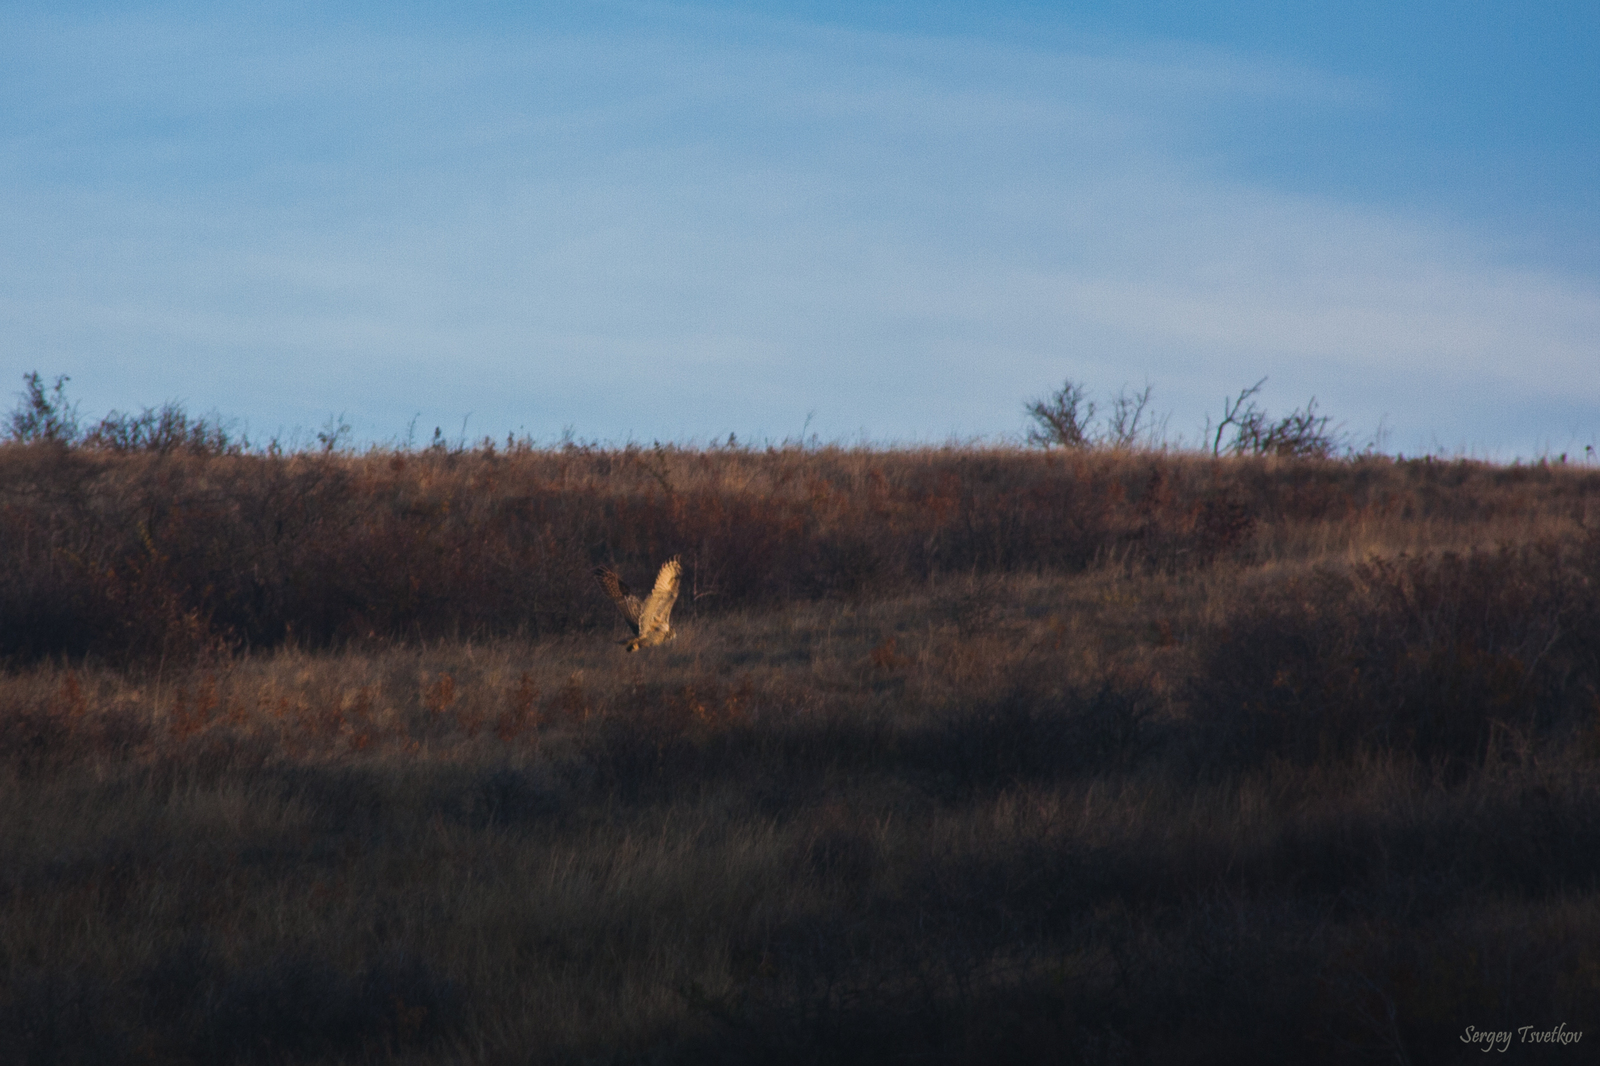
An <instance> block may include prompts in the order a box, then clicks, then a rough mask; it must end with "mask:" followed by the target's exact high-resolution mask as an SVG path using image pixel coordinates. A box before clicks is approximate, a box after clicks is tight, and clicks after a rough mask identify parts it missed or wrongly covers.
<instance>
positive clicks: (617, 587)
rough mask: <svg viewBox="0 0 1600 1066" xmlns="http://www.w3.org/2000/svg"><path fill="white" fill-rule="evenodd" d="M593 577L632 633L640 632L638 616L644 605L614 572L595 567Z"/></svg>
mask: <svg viewBox="0 0 1600 1066" xmlns="http://www.w3.org/2000/svg"><path fill="white" fill-rule="evenodd" d="M594 576H595V577H596V578H597V579H599V581H600V587H601V588H603V589H605V590H606V595H607V596H610V597H611V602H612V603H615V604H616V605H617V610H619V611H621V612H622V617H624V618H626V619H627V620H628V624H629V625H630V626H632V627H633V631H634V632H635V633H639V632H641V630H640V627H639V616H640V615H641V614H642V613H643V611H644V607H645V605H644V604H641V603H640V602H639V597H637V596H635V595H633V594H632V593H630V592H629V591H628V586H627V585H624V584H623V583H622V579H621V578H620V577H618V576H617V572H616V571H615V570H611V569H608V568H606V567H604V566H597V567H595V568H594ZM656 587H657V588H660V587H661V582H660V580H659V579H657V581H656ZM674 594H676V593H674ZM650 598H651V599H652V600H654V599H655V594H654V593H652V594H651V596H650Z"/></svg>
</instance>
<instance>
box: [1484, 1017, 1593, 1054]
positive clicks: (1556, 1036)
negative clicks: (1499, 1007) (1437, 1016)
mask: <svg viewBox="0 0 1600 1066" xmlns="http://www.w3.org/2000/svg"><path fill="white" fill-rule="evenodd" d="M1582 1039H1583V1030H1581V1029H1568V1028H1567V1023H1566V1022H1562V1023H1561V1024H1560V1025H1558V1026H1556V1027H1555V1028H1554V1029H1536V1028H1534V1027H1533V1026H1531V1025H1524V1026H1521V1027H1520V1028H1517V1029H1502V1030H1500V1031H1499V1032H1491V1031H1489V1030H1487V1029H1479V1028H1478V1027H1477V1026H1475V1025H1469V1026H1467V1031H1466V1032H1464V1033H1462V1034H1461V1042H1462V1043H1463V1044H1482V1045H1483V1047H1481V1048H1479V1049H1478V1050H1480V1051H1505V1050H1506V1049H1507V1048H1509V1047H1510V1046H1511V1044H1512V1042H1513V1040H1514V1041H1515V1042H1516V1043H1518V1044H1576V1043H1577V1042H1578V1041H1580V1040H1582Z"/></svg>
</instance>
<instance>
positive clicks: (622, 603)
mask: <svg viewBox="0 0 1600 1066" xmlns="http://www.w3.org/2000/svg"><path fill="white" fill-rule="evenodd" d="M682 572H683V566H682V565H681V564H680V563H679V562H678V557H677V556H676V555H674V556H673V557H672V558H670V559H668V560H667V561H666V562H665V563H663V564H662V565H661V572H660V573H658V574H657V575H656V587H655V588H653V589H651V590H650V598H649V599H647V600H645V601H644V602H643V603H640V602H639V597H637V596H635V595H633V594H632V593H630V592H629V591H628V586H626V585H624V584H623V583H622V579H621V578H619V577H618V576H617V573H616V571H615V570H611V569H608V568H607V567H604V566H597V567H595V569H594V576H595V577H597V578H599V579H600V587H601V588H603V589H605V590H606V595H608V596H610V597H611V599H612V601H613V602H615V603H616V605H617V610H619V611H621V612H622V617H624V618H626V619H627V620H628V625H629V627H630V628H632V630H633V639H632V640H630V641H628V642H627V646H628V650H629V651H638V650H639V649H640V648H648V647H651V646H653V645H656V644H665V643H666V642H667V641H669V640H676V639H677V637H678V634H677V632H676V631H675V630H674V629H673V628H672V624H671V622H670V621H669V619H670V618H671V617H672V605H673V604H674V603H676V602H677V599H678V575H679V574H681V573H682Z"/></svg>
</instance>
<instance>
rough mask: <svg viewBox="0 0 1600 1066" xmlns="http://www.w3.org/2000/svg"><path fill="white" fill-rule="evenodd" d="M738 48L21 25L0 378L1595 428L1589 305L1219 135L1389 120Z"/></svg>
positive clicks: (881, 429)
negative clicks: (1229, 402)
mask: <svg viewBox="0 0 1600 1066" xmlns="http://www.w3.org/2000/svg"><path fill="white" fill-rule="evenodd" d="M737 29H738V30H739V32H721V33H719V32H717V31H716V30H715V28H714V27H712V28H708V26H707V25H706V24H705V23H704V22H703V21H696V19H695V17H694V16H684V17H674V16H671V15H670V14H667V13H663V14H661V16H660V17H659V18H657V19H656V20H654V21H652V22H649V23H648V24H647V25H645V26H643V27H642V28H640V27H632V28H617V27H614V26H613V27H611V28H606V29H598V28H585V27H583V26H571V25H569V26H565V27H560V28H553V29H550V30H549V31H548V32H540V31H539V30H538V28H537V27H534V28H531V29H530V28H524V29H522V30H519V31H518V32H515V33H511V32H503V33H487V32H484V31H482V30H473V29H458V30H455V31H452V32H450V33H439V32H436V31H435V32H430V33H428V34H422V33H416V32H407V31H406V30H405V29H404V27H403V26H402V27H401V28H400V29H399V30H391V31H387V32H379V31H374V30H371V29H367V28H362V27H358V26H355V25H354V24H348V25H345V26H343V27H342V28H341V30H340V32H339V33H338V34H337V35H335V34H333V33H331V32H326V33H298V32H294V31H293V30H292V29H286V28H285V27H283V26H282V25H277V24H273V23H270V22H250V23H247V22H240V21H218V22H213V23H210V24H205V25H201V26H199V27H187V28H186V27H183V26H179V25H175V24H171V23H169V22H166V21H162V20H159V19H158V20H153V21H152V20H150V19H121V20H118V21H117V22H115V23H114V24H108V23H104V22H88V23H82V24H77V25H69V24H66V23H63V22H61V21H58V20H56V19H54V18H49V17H43V18H39V19H35V20H33V22H32V23H30V24H29V25H28V26H27V27H26V30H27V32H26V33H24V34H22V38H23V39H22V40H21V41H20V42H19V43H14V44H12V45H9V46H7V45H0V65H4V61H5V60H8V59H9V58H11V53H13V52H22V51H27V52H28V54H29V55H30V56H31V57H32V58H31V59H30V60H29V61H28V63H27V64H25V68H26V69H25V70H24V71H23V72H22V73H16V72H13V74H12V75H10V76H9V77H10V79H11V82H12V86H13V87H14V88H20V89H21V90H22V91H23V92H24V93H25V95H26V97H27V98H28V99H29V100H30V101H32V103H33V105H34V106H33V107H31V108H29V109H27V114H26V116H23V117H19V118H15V119H13V120H10V121H7V122H6V123H5V124H4V125H3V126H0V137H3V142H0V160H3V165H0V196H3V200H4V206H0V238H3V239H4V240H5V241H6V242H7V247H9V248H13V249H16V250H17V254H15V255H13V256H11V257H8V260H7V262H5V263H4V264H0V320H3V323H4V325H5V337H4V339H0V360H3V362H0V369H4V367H5V366H10V367H11V370H10V371H9V372H10V373H11V374H13V376H15V375H19V374H20V373H21V372H22V371H23V370H26V369H30V368H32V367H33V366H35V365H37V366H39V367H40V369H43V370H46V371H47V372H48V371H53V370H56V369H58V368H59V369H63V370H68V371H70V372H72V373H74V374H75V375H76V376H77V378H78V382H77V384H79V385H80V394H81V395H83V396H84V397H85V401H86V404H87V405H89V406H95V405H99V406H101V407H105V406H111V405H113V404H116V405H120V406H127V405H129V404H131V403H139V402H156V401H158V400H161V399H164V398H167V397H170V396H181V397H185V398H188V399H189V400H190V401H191V402H192V403H195V404H197V405H198V406H202V407H216V408H218V409H220V410H223V411H225V412H229V413H234V414H238V415H241V416H244V417H247V418H248V419H249V420H250V421H251V423H252V425H254V426H257V427H264V428H266V429H268V430H270V429H271V428H273V427H275V426H278V425H293V424H296V423H299V424H301V425H314V424H320V422H321V421H322V419H323V418H325V417H326V415H327V414H328V413H330V412H333V411H338V410H344V411H347V412H349V414H350V415H351V416H352V418H354V419H355V420H356V421H357V422H358V424H359V427H360V429H361V430H362V431H363V432H365V433H367V434H372V435H378V436H383V435H390V434H393V433H396V432H399V431H400V430H401V429H402V428H403V427H404V425H405V424H406V422H407V421H408V420H409V419H410V417H411V415H412V414H413V413H414V412H416V411H418V410H421V411H422V412H423V416H424V421H426V422H429V423H430V424H432V423H435V422H437V423H440V424H444V425H445V426H446V427H450V426H454V425H457V424H459V421H460V419H461V417H462V416H463V415H464V414H465V413H466V412H468V411H472V412H474V413H473V418H472V426H473V428H474V429H475V430H476V431H482V432H496V433H503V432H505V431H507V430H512V429H522V430H526V431H531V432H534V433H537V434H550V433H553V432H555V431H556V430H558V429H559V428H560V427H561V426H562V425H567V424H571V425H574V426H575V427H576V428H577V429H578V430H579V431H580V432H582V433H585V434H588V435H596V436H604V437H613V438H616V437H622V436H625V435H628V434H633V435H636V436H639V437H645V438H649V437H655V436H661V437H684V436H701V437H708V436H720V435H722V434H724V433H726V432H728V431H729V430H734V431H737V432H739V433H740V435H741V436H745V437H751V436H754V437H758V438H759V437H760V436H762V435H769V436H779V437H781V436H783V435H785V434H787V433H792V432H795V431H797V430H798V428H799V425H800V424H801V423H802V422H803V420H804V419H805V417H806V413H807V412H809V411H816V412H817V418H816V421H815V422H814V423H813V428H814V429H817V430H819V431H821V432H823V433H824V434H852V433H855V432H857V431H858V430H860V431H865V432H867V433H868V434H870V435H872V436H874V437H877V438H880V439H881V438H891V437H892V438H902V439H903V438H924V439H926V438H938V437H942V436H944V435H945V434H947V433H952V432H954V433H958V434H973V433H997V432H1007V431H1012V430H1015V429H1016V428H1018V426H1019V424H1020V405H1021V401H1022V400H1023V399H1024V398H1025V397H1027V396H1029V395H1033V394H1037V393H1038V392H1040V391H1042V390H1043V389H1045V388H1048V387H1050V386H1052V385H1053V384H1057V383H1059V380H1060V379H1061V378H1062V377H1064V376H1067V375H1071V376H1074V377H1078V378H1084V379H1087V380H1088V381H1089V382H1090V384H1091V385H1094V386H1097V387H1101V388H1115V387H1116V386H1118V385H1120V384H1122V383H1123V382H1124V381H1132V382H1135V383H1137V382H1141V381H1143V380H1145V379H1149V380H1151V381H1152V382H1154V383H1155V384H1156V388H1157V399H1158V402H1161V403H1163V404H1164V405H1166V406H1170V407H1172V408H1173V409H1174V411H1175V418H1174V422H1173V424H1174V426H1180V425H1186V424H1188V423H1191V422H1192V423H1195V424H1198V423H1199V422H1200V420H1201V419H1202V418H1203V416H1204V413H1205V411H1206V409H1207V407H1208V406H1213V407H1214V405H1215V403H1216V400H1217V398H1218V397H1220V395H1221V394H1223V393H1225V392H1229V391H1232V390H1235V389H1237V388H1238V387H1239V386H1240V385H1242V384H1247V383H1249V382H1250V381H1254V380H1255V379H1256V378H1258V377H1260V376H1261V375H1262V374H1270V375H1271V376H1272V384H1273V387H1274V389H1275V390H1276V391H1275V392H1274V393H1273V396H1275V397H1277V398H1279V399H1281V400H1282V402H1284V403H1285V404H1289V403H1298V402H1302V401H1303V400H1304V399H1305V398H1306V397H1307V396H1309V395H1310V394H1312V393H1315V394H1317V395H1318V396H1319V397H1321V398H1322V400H1323V402H1324V404H1325V405H1326V406H1327V407H1328V408H1329V409H1330V410H1336V411H1337V412H1338V413H1339V414H1340V415H1341V416H1343V417H1345V418H1347V419H1349V420H1350V421H1351V422H1352V424H1356V425H1360V426H1372V425H1375V424H1376V422H1377V420H1378V418H1379V416H1381V415H1384V414H1387V415H1388V417H1389V421H1390V423H1391V424H1392V425H1394V426H1395V427H1397V435H1396V443H1397V446H1404V447H1410V448H1413V449H1414V448H1415V447H1417V446H1418V445H1417V444H1416V443H1414V442H1417V441H1425V440H1432V441H1435V442H1443V443H1445V444H1447V445H1455V444H1463V445H1467V446H1471V447H1478V448H1480V449H1484V450H1488V449H1502V450H1503V449H1514V448H1521V449H1524V450H1527V449H1531V448H1534V447H1538V446H1540V445H1541V444H1545V443H1549V442H1550V438H1551V436H1552V435H1553V434H1559V433H1561V432H1563V431H1564V428H1563V427H1553V426H1552V425H1550V423H1549V420H1547V419H1546V418H1544V412H1545V411H1547V410H1554V407H1547V406H1546V405H1547V404H1548V405H1556V404H1559V405H1560V409H1561V410H1562V411H1563V412H1565V414H1564V416H1563V417H1565V418H1566V420H1567V421H1568V423H1570V424H1572V425H1574V426H1577V427H1579V429H1580V430H1581V426H1582V424H1583V420H1584V419H1585V418H1590V416H1596V417H1595V418H1590V424H1591V425H1592V424H1594V422H1595V421H1600V371H1597V369H1596V368H1600V341H1597V340H1596V338H1600V328H1597V327H1600V286H1597V284H1596V283H1595V279H1593V278H1589V277H1586V276H1584V275H1581V274H1574V273H1572V272H1571V271H1561V270H1557V269H1555V268H1553V267H1539V266H1530V265H1527V264H1526V263H1514V262H1510V261H1508V260H1506V259H1504V258H1503V257H1501V256H1500V255H1498V253H1497V246H1496V244H1495V243H1494V239H1495V234H1494V233H1493V228H1492V226H1483V225H1480V226H1478V227H1476V228H1475V229H1467V228H1464V227H1463V226H1461V225H1460V224H1458V223H1455V222H1452V221H1450V220H1447V219H1445V218H1444V217H1443V216H1442V214H1441V215H1439V216H1434V217H1430V216H1424V215H1418V214H1416V213H1410V214H1408V213H1405V212H1403V211H1399V210H1396V209H1395V208H1393V207H1380V206H1374V205H1370V204H1368V205H1363V204H1360V203H1354V202H1344V201H1341V200H1340V199H1339V198H1338V197H1337V196H1336V195H1333V194H1331V193H1326V192H1318V191H1316V190H1286V189H1283V188H1280V187H1276V186H1274V185H1273V184H1272V183H1270V182H1262V181H1253V180H1251V179H1250V177H1249V174H1248V167H1246V166H1243V165H1241V163H1240V161H1239V160H1238V159H1237V158H1235V157H1234V156H1233V155H1229V154H1227V153H1229V152H1234V151H1235V148H1234V147H1229V146H1231V145H1235V144H1236V140H1237V138H1232V139H1230V137H1228V136H1223V135H1221V134H1219V133H1218V132H1217V131H1219V130H1223V129H1232V128H1233V127H1234V126H1235V125H1237V124H1238V123H1239V122H1241V121H1247V122H1248V123H1258V124H1260V125H1261V126H1262V128H1263V129H1264V130H1265V131H1266V132H1265V133H1264V134H1263V135H1264V136H1268V137H1270V135H1271V130H1272V124H1273V123H1274V122H1284V121H1290V122H1292V121H1294V119H1293V117H1292V116H1294V115H1300V114H1304V115H1322V114H1326V113H1330V112H1335V113H1344V114H1355V115H1360V114H1362V113H1365V112H1368V111H1372V110H1374V109H1379V110H1381V108H1382V107H1383V100H1384V88H1383V86H1381V85H1377V84H1371V83H1367V82H1362V81H1358V80H1354V79H1349V78H1341V77H1338V76H1332V75H1328V74H1326V73H1323V72H1319V71H1316V70H1307V69H1298V68H1295V67H1293V66H1292V65H1289V64H1285V63H1283V62H1265V61H1261V60H1256V59H1250V58H1241V57H1238V56H1231V55H1228V54H1225V53H1222V52H1220V51H1218V50H1216V49H1201V48H1184V47H1181V46H1177V45H1172V44H1162V45H1148V46H1139V47H1129V48H1124V49H1122V50H1120V51H1116V50H1106V49H1103V48H1102V49H1101V50H1099V51H1093V50H1084V49H1081V48H1070V47H1062V46H1059V45H1057V46H1049V47H1047V46H1044V45H1038V46H1026V47H1025V46H1019V45H1006V44H1000V43H995V42H980V41H963V40H958V39H950V38H932V37H914V36H901V35H893V34H885V33H861V32H846V31H842V30H837V29H817V28H812V27H806V26H804V25H799V24H794V23H789V24H780V23H772V22H766V23H762V22H759V21H755V22H746V23H744V24H742V25H741V26H740V27H737ZM1241 115H1244V116H1246V119H1241V118H1240V116H1241ZM1285 115H1288V116H1291V117H1290V118H1284V117H1283V116H1285ZM1274 116H1276V117H1274ZM1263 150H1270V143H1269V144H1268V145H1266V146H1264V148H1263ZM1557 443H1559V442H1557Z"/></svg>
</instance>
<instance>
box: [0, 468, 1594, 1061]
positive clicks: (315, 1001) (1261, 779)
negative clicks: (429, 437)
mask: <svg viewBox="0 0 1600 1066" xmlns="http://www.w3.org/2000/svg"><path fill="white" fill-rule="evenodd" d="M115 443H116V442H111V443H109V444H108V443H107V442H104V441H101V442H98V443H97V444H94V445H93V446H91V445H87V444H78V445H72V446H67V445H63V444H60V443H52V442H49V441H41V442H35V443H28V444H23V443H12V444H9V445H4V446H0V656H3V657H4V662H5V670H4V672H3V673H0V854H3V856H4V862H3V863H0V893H3V898H4V899H5V900H6V907H5V908H4V909H3V910H0V1060H4V1061H8V1062H11V1061H15V1062H22V1063H57V1062H63V1063H65V1062H94V1063H117V1062H127V1063H215V1062H285V1061H307V1062H330V1063H332V1062H366V1061H375V1062H399V1063H434V1062H438V1063H444V1062H452V1063H453V1062H462V1061H471V1062H485V1063H502V1062H503V1063H513V1062H515V1063H526V1062H550V1063H568V1062H571V1063H578V1062H585V1063H588V1062H619V1063H620V1062H683V1063H705V1062H713V1063H714V1062H729V1063H736V1062H737V1063H743V1062H778V1063H781V1062H795V1063H803V1062H829V1063H840V1062H842V1063H850V1062H862V1063H868V1062H870V1063H881V1062H895V1061H906V1062H949V1063H989V1062H993V1063H1013V1062H1033V1061H1051V1062H1054V1061H1070V1062H1078V1061H1081V1062H1089V1063H1116V1062H1144V1061H1149V1062H1219V1061H1227V1062H1256V1061H1259V1062H1284V1061H1295V1062H1307V1063H1318V1062H1327V1063H1336V1062H1337V1063H1342V1062H1352V1061H1372V1062H1397V1061H1398V1062H1409V1063H1426V1062H1455V1061H1461V1060H1463V1059H1465V1058H1466V1057H1467V1056H1468V1055H1475V1054H1478V1053H1480V1050H1481V1047H1482V1045H1473V1044H1471V1043H1470V1042H1464V1041H1463V1039H1462V1038H1463V1035H1464V1034H1465V1033H1466V1032H1467V1029H1468V1027H1469V1026H1471V1027H1473V1030H1474V1031H1475V1032H1482V1031H1502V1030H1506V1031H1511V1032H1512V1038H1511V1039H1512V1044H1511V1046H1510V1052H1511V1053H1513V1054H1515V1055H1517V1056H1518V1058H1519V1061H1552V1062H1576V1061H1580V1059H1581V1058H1582V1057H1584V1056H1585V1054H1586V1053H1584V1052H1582V1051H1581V1050H1580V1049H1581V1048H1582V1047H1584V1046H1586V1045H1587V1044H1588V1043H1590V1042H1593V1041H1595V1040H1597V1039H1600V1033H1597V1032H1596V1030H1600V880H1597V878H1600V694H1597V693H1600V599H1597V592H1600V531H1597V528H1596V526H1597V520H1600V473H1596V472H1594V471H1592V470H1589V469H1586V468H1576V467H1566V466H1563V465H1544V464H1540V465H1536V466H1513V467H1505V466H1492V465H1485V464H1477V463H1470V462H1438V461H1413V462H1396V461H1393V460H1391V459H1387V458H1383V457H1371V456H1369V457H1365V458H1359V459H1347V460H1337V461H1335V460H1290V459H1272V458H1249V457H1241V458H1222V459H1216V458H1211V457H1198V456H1194V455H1188V454H1175V453H1174V454H1167V453H1158V452H1130V451H1110V450H1078V451H1072V450H1060V449H1058V450H1054V451H1040V450H1030V451H1022V450H1006V449H962V448H947V449H923V450H887V451H886V450H868V449H858V450H852V449H839V448H820V449H802V448H783V449H766V450H758V449H745V448H710V449H683V448H673V447H667V448H654V449H650V448H628V449H621V450H617V449H600V448H588V447H576V446H574V447H565V448H555V449H536V448H531V447H519V446H512V447H511V448H509V449H506V450H495V449H490V448H483V449H476V450H465V449H457V450H449V449H429V450H423V451H403V452H402V451H385V450H374V451H370V452H366V453H362V454H350V453H340V452H337V451H331V450H330V451H327V452H316V453H295V454H277V453H267V454H262V453H247V452H244V451H243V450H241V449H238V448H230V447H228V446H226V442H225V441H218V440H213V439H208V438H205V437H203V436H202V437H198V438H195V439H192V440H190V441H188V442H187V443H185V442H183V441H178V442H175V443H174V442H168V444H169V445H170V446H166V445H163V446H161V447H156V446H149V445H148V442H146V445H144V446H136V447H135V446H125V447H119V446H112V445H114V444H115ZM672 554H680V555H681V556H682V558H683V562H684V566H685V573H684V586H683V593H682V595H681V597H680V599H679V603H678V608H677V611H676V612H675V614H674V623H675V626H676V627H677V628H679V629H680V630H681V632H682V636H681V637H680V639H679V640H678V641H677V642H675V643H673V644H670V645H667V646H665V647H663V648H659V649H654V650H650V651H646V652H641V653H640V654H637V655H626V654H624V652H623V651H622V649H621V648H620V647H619V646H618V644H617V641H618V640H619V639H620V638H621V637H622V636H623V635H624V629H623V625H622V622H621V620H620V618H618V617H617V615H616V612H615V611H614V609H613V608H612V606H611V604H610V602H609V601H608V600H607V599H606V598H605V595H604V593H603V592H602V591H601V589H600V588H599V586H598V585H597V584H596V583H595V582H594V581H593V579H592V578H591V577H590V575H589V570H590V569H591V568H592V567H593V566H595V565H597V564H605V565H611V566H615V567H616V568H618V569H619V570H620V571H621V573H622V574H623V576H624V577H625V578H626V579H627V580H629V581H630V582H632V583H633V584H634V585H635V586H641V585H647V584H648V582H649V580H650V579H651V578H652V577H653V575H654V570H655V567H656V566H658V565H659V564H660V562H661V561H662V560H663V559H664V558H666V557H667V556H668V555H672ZM1563 1024H1564V1025H1565V1027H1566V1031H1567V1033H1568V1034H1569V1036H1570V1033H1571V1032H1573V1031H1583V1032H1584V1033H1585V1035H1584V1037H1583V1039H1582V1041H1581V1042H1580V1043H1579V1044H1577V1045H1572V1044H1556V1045H1549V1044H1537V1045H1535V1044H1530V1043H1527V1042H1525V1041H1524V1040H1523V1039H1521V1038H1519V1034H1518V1033H1517V1030H1518V1029H1519V1028H1520V1027H1523V1026H1531V1027H1533V1029H1532V1030H1530V1032H1532V1031H1541V1032H1542V1031H1547V1030H1551V1029H1555V1028H1556V1027H1557V1026H1558V1025H1563ZM1541 1056H1543V1058H1541Z"/></svg>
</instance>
